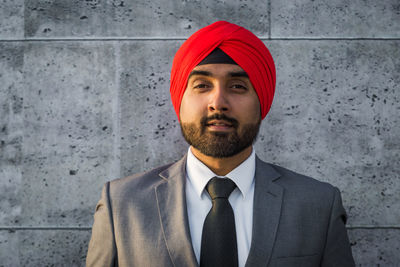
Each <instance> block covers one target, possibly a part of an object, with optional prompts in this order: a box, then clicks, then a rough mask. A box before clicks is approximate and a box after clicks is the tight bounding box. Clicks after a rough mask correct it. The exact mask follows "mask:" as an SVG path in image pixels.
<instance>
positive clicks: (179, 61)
mask: <svg viewBox="0 0 400 267" xmlns="http://www.w3.org/2000/svg"><path fill="white" fill-rule="evenodd" d="M217 47H218V48H219V49H221V50H222V51H223V52H225V53H226V54H227V55H228V56H229V57H231V58H232V59H233V60H234V61H235V62H236V63H237V64H238V65H239V66H240V67H241V68H242V69H243V70H244V71H245V72H246V73H247V75H249V79H250V82H251V84H252V85H253V87H254V90H255V91H256V93H257V95H258V99H259V101H260V106H261V117H262V118H263V119H264V118H265V116H266V115H267V113H268V111H269V109H270V108H271V104H272V99H273V97H274V93H275V82H276V74H275V64H274V61H273V59H272V56H271V54H270V52H269V51H268V49H267V47H266V46H265V45H264V43H263V42H262V41H261V40H260V39H259V38H258V37H257V36H255V35H254V34H253V33H252V32H250V31H248V30H246V29H245V28H243V27H240V26H238V25H235V24H232V23H229V22H226V21H217V22H215V23H213V24H211V25H209V26H207V27H204V28H202V29H200V30H199V31H197V32H195V33H194V34H193V35H192V36H190V37H189V38H188V39H187V40H186V41H185V42H184V43H183V44H182V46H181V47H180V48H179V50H178V51H177V52H176V54H175V57H174V60H173V62H172V70H171V85H170V93H171V99H172V104H173V106H174V109H175V112H176V114H177V116H178V118H179V109H180V105H181V101H182V97H183V94H184V93H185V90H186V87H187V80H188V77H189V74H190V72H191V71H192V70H193V68H194V67H196V66H197V65H198V64H199V63H200V62H201V61H202V60H203V59H204V58H205V57H207V56H208V55H209V54H210V53H211V52H212V51H213V50H214V49H215V48H217Z"/></svg>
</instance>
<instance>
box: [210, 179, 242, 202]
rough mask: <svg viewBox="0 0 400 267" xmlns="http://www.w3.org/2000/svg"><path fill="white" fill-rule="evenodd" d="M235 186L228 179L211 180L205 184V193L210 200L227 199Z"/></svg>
mask: <svg viewBox="0 0 400 267" xmlns="http://www.w3.org/2000/svg"><path fill="white" fill-rule="evenodd" d="M235 188H236V184H235V183H234V182H233V181H232V180H231V179H229V178H217V177H214V178H212V179H211V180H210V181H209V182H208V184H207V187H206V189H207V192H208V194H209V195H210V197H211V199H213V200H214V199H216V198H228V197H229V195H230V194H231V193H232V191H233V190H234V189H235Z"/></svg>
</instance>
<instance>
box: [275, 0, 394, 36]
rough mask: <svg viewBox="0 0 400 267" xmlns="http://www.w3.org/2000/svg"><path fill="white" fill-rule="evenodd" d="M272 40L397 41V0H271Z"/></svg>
mask: <svg viewBox="0 0 400 267" xmlns="http://www.w3.org/2000/svg"><path fill="white" fill-rule="evenodd" d="M271 36H272V37H274V38H288V37H300V38H303V37H305V38H308V37H312V38H324V37H333V38H343V37H350V38H376V37H378V38H399V37H400V2H399V1H398V0H382V1H375V0H353V1H347V0H321V1H315V0H297V1H292V0H271Z"/></svg>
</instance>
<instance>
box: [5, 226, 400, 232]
mask: <svg viewBox="0 0 400 267" xmlns="http://www.w3.org/2000/svg"><path fill="white" fill-rule="evenodd" d="M346 228H347V229H348V230H359V229H364V230H385V229H387V230H400V225H348V226H346ZM91 229H92V227H91V226H0V231H23V230H73V231H87V230H91Z"/></svg>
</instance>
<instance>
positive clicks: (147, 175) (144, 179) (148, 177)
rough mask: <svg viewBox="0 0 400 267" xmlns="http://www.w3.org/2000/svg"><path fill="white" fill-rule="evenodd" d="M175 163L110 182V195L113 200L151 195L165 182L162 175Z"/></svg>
mask: <svg viewBox="0 0 400 267" xmlns="http://www.w3.org/2000/svg"><path fill="white" fill-rule="evenodd" d="M174 164H175V163H169V164H166V165H163V166H160V167H156V168H154V169H152V170H149V171H146V172H142V173H137V174H133V175H130V176H127V177H124V178H119V179H115V180H112V181H110V182H109V194H110V197H111V198H114V199H115V198H126V197H130V198H132V197H134V196H138V195H142V196H145V195H146V194H149V193H151V192H152V191H153V190H154V188H155V187H157V186H158V185H159V184H160V183H162V182H164V181H165V180H164V179H163V177H161V176H160V173H162V172H164V171H165V170H168V169H169V168H170V167H171V166H172V165H174Z"/></svg>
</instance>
